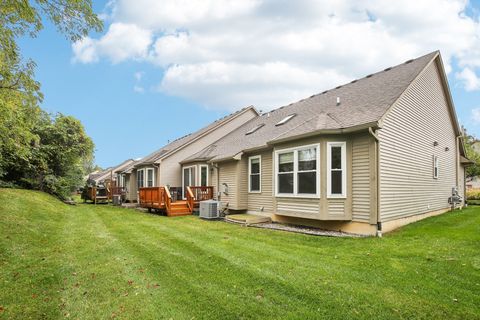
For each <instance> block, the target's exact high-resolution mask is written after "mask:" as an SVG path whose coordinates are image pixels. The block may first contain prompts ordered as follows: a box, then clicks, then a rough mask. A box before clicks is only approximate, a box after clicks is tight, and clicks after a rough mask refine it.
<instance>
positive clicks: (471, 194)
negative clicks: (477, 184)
mask: <svg viewBox="0 0 480 320" xmlns="http://www.w3.org/2000/svg"><path fill="white" fill-rule="evenodd" d="M467 200H480V189H470V190H467Z"/></svg>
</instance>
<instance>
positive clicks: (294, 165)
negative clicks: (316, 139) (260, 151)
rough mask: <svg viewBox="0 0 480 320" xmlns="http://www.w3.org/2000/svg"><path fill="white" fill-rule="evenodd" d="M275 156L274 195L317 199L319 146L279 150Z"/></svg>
mask: <svg viewBox="0 0 480 320" xmlns="http://www.w3.org/2000/svg"><path fill="white" fill-rule="evenodd" d="M275 154H276V163H277V166H276V172H277V179H276V195H277V196H293V197H296V196H299V197H302V196H306V197H319V196H320V188H319V186H320V184H319V181H320V179H319V177H320V171H319V164H320V147H319V145H310V146H302V147H298V148H292V149H287V150H279V151H276V152H275Z"/></svg>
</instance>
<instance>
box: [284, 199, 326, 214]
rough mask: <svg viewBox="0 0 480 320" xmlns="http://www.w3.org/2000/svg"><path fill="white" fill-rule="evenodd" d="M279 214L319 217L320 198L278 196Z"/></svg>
mask: <svg viewBox="0 0 480 320" xmlns="http://www.w3.org/2000/svg"><path fill="white" fill-rule="evenodd" d="M276 204H277V212H276V213H277V214H280V215H286V216H291V217H299V218H307V219H319V218H320V201H319V200H318V199H302V198H277V199H276Z"/></svg>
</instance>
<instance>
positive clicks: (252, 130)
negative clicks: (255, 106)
mask: <svg viewBox="0 0 480 320" xmlns="http://www.w3.org/2000/svg"><path fill="white" fill-rule="evenodd" d="M264 125H265V124H264V123H262V124H259V125H257V126H256V127H253V128H252V129H250V130H248V131H247V132H246V133H245V135H246V136H248V135H249V134H252V133H254V132H255V131H257V130H258V129H260V128H261V127H263V126H264Z"/></svg>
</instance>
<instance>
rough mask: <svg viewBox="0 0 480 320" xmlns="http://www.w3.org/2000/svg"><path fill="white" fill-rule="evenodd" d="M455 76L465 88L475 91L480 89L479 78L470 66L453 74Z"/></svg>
mask: <svg viewBox="0 0 480 320" xmlns="http://www.w3.org/2000/svg"><path fill="white" fill-rule="evenodd" d="M455 77H456V78H457V79H458V80H460V81H461V82H463V84H464V87H465V90H467V91H475V90H479V89H480V78H479V77H477V75H476V74H475V72H474V71H472V69H470V68H468V67H467V68H465V69H463V70H462V71H460V72H457V73H456V74H455Z"/></svg>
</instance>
